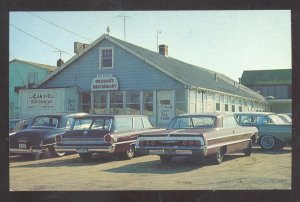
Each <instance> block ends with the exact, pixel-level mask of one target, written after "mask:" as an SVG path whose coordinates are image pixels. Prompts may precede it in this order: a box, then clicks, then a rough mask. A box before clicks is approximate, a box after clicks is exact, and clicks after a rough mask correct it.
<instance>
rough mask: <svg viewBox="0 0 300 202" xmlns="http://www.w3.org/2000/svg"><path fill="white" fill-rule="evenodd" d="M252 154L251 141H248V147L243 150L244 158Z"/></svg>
mask: <svg viewBox="0 0 300 202" xmlns="http://www.w3.org/2000/svg"><path fill="white" fill-rule="evenodd" d="M251 153H252V141H251V140H250V141H249V144H248V147H247V148H246V149H245V150H244V154H245V156H250V155H251Z"/></svg>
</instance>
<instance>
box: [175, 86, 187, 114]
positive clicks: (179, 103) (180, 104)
mask: <svg viewBox="0 0 300 202" xmlns="http://www.w3.org/2000/svg"><path fill="white" fill-rule="evenodd" d="M175 95H176V96H175V97H176V101H175V114H176V115H179V114H183V113H186V111H187V110H186V103H185V89H180V90H176V91H175Z"/></svg>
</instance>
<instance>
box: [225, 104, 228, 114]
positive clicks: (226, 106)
mask: <svg viewBox="0 0 300 202" xmlns="http://www.w3.org/2000/svg"><path fill="white" fill-rule="evenodd" d="M225 111H226V112H228V104H225Z"/></svg>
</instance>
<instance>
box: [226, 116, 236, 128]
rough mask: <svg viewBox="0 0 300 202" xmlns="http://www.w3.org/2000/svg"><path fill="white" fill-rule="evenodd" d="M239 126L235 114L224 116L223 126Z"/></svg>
mask: <svg viewBox="0 0 300 202" xmlns="http://www.w3.org/2000/svg"><path fill="white" fill-rule="evenodd" d="M237 126H238V124H237V121H236V119H235V118H234V116H225V117H224V118H223V128H233V127H237Z"/></svg>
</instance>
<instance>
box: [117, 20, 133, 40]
mask: <svg viewBox="0 0 300 202" xmlns="http://www.w3.org/2000/svg"><path fill="white" fill-rule="evenodd" d="M116 17H119V18H123V24H124V41H126V18H130V17H129V16H127V15H118V16H116Z"/></svg>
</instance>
